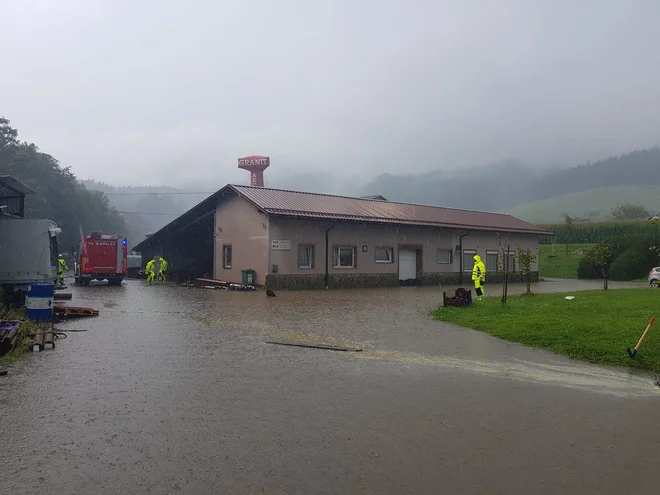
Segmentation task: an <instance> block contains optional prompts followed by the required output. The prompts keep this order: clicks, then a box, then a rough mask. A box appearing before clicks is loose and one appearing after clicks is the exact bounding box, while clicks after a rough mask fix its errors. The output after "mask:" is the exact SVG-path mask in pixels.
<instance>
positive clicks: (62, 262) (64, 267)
mask: <svg viewBox="0 0 660 495" xmlns="http://www.w3.org/2000/svg"><path fill="white" fill-rule="evenodd" d="M57 261H59V266H58V270H57V271H58V272H59V273H62V272H63V271H64V270H66V271H69V267H68V266H67V264H66V261H65V260H64V258H59V259H58V260H57Z"/></svg>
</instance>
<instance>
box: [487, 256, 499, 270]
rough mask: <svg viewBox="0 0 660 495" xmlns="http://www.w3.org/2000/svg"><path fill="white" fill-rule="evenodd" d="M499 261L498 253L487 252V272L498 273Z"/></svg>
mask: <svg viewBox="0 0 660 495" xmlns="http://www.w3.org/2000/svg"><path fill="white" fill-rule="evenodd" d="M498 260H499V254H498V252H497V251H486V271H487V272H496V271H498V269H497V262H498Z"/></svg>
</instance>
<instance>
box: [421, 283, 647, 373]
mask: <svg viewBox="0 0 660 495" xmlns="http://www.w3.org/2000/svg"><path fill="white" fill-rule="evenodd" d="M567 295H572V296H575V299H573V300H572V301H568V300H566V299H564V297H565V296H567ZM659 301H660V290H659V289H651V288H648V289H615V290H607V291H605V290H594V291H584V292H576V293H570V294H568V293H565V294H537V295H532V296H524V295H521V296H509V297H508V301H507V304H506V305H505V306H504V305H502V303H501V301H500V299H499V298H496V297H491V298H488V297H487V298H485V299H484V300H483V301H475V302H474V304H473V306H472V307H470V308H445V307H442V306H441V307H439V308H437V309H436V310H435V311H434V312H433V316H434V317H435V318H436V319H437V320H440V321H445V322H448V323H454V324H456V325H461V326H464V327H468V328H474V329H476V330H480V331H483V332H486V333H489V334H491V335H493V336H495V337H499V338H501V339H504V340H510V341H513V342H519V343H521V344H523V345H527V346H530V347H538V348H542V349H548V350H550V351H553V352H555V353H557V354H563V355H565V356H569V357H571V358H575V359H581V360H584V361H589V362H591V363H597V364H605V365H615V366H626V367H631V368H638V369H642V370H645V371H650V372H655V373H660V321H658V322H657V323H655V324H654V327H652V328H651V330H650V331H649V333H648V334H647V335H646V338H645V339H644V342H643V343H642V345H641V347H640V350H639V352H638V354H637V356H636V357H635V359H631V358H630V357H629V356H628V353H627V352H626V349H627V348H628V347H630V348H631V349H632V348H634V347H635V345H636V344H637V341H638V340H639V338H640V337H641V335H642V333H643V332H644V329H645V328H646V325H648V323H649V320H650V319H651V318H652V317H657V318H658V319H659V320H660V304H658V302H659Z"/></svg>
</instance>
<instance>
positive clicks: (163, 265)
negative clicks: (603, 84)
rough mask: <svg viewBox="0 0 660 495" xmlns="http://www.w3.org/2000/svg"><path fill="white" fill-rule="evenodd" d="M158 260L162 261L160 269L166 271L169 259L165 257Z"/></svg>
mask: <svg viewBox="0 0 660 495" xmlns="http://www.w3.org/2000/svg"><path fill="white" fill-rule="evenodd" d="M158 261H160V271H161V272H164V271H165V270H167V261H165V260H164V259H163V258H160V259H159V260H158Z"/></svg>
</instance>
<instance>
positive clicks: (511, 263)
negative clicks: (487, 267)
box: [505, 249, 516, 272]
mask: <svg viewBox="0 0 660 495" xmlns="http://www.w3.org/2000/svg"><path fill="white" fill-rule="evenodd" d="M505 253H506V251H505ZM509 271H510V272H515V271H516V252H515V251H514V250H513V249H512V250H511V251H509Z"/></svg>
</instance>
